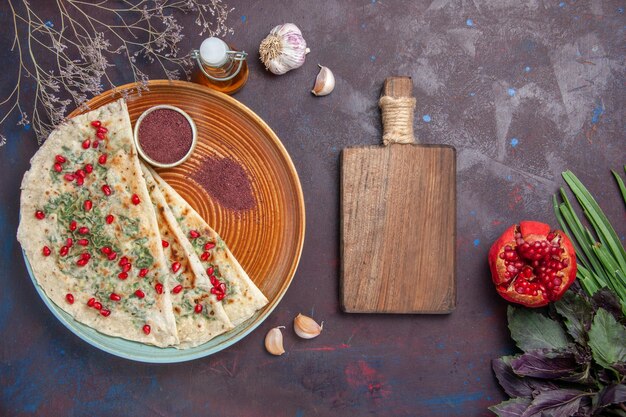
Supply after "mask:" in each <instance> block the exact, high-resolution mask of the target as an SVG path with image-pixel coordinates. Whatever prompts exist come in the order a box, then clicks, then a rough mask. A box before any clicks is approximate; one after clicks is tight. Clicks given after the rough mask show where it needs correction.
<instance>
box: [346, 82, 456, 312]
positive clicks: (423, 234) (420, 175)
mask: <svg viewBox="0 0 626 417" xmlns="http://www.w3.org/2000/svg"><path fill="white" fill-rule="evenodd" d="M382 96H383V97H382V98H381V101H380V105H381V109H382V111H383V133H384V134H383V138H384V139H385V140H388V139H389V140H391V141H392V142H393V141H398V140H399V141H404V142H409V143H391V144H389V145H386V146H369V147H355V148H347V149H344V150H343V153H342V157H341V163H342V166H341V256H342V265H341V305H342V308H343V310H344V311H345V312H348V313H450V312H452V310H453V309H454V307H455V305H456V280H455V270H456V261H455V237H456V195H455V194H456V175H455V174H456V155H455V149H454V148H453V147H451V146H447V145H422V144H415V143H414V140H413V107H414V106H415V102H414V101H413V102H411V100H414V99H413V82H412V80H411V78H409V77H391V78H387V79H386V80H385V85H384V88H383V94H382ZM385 96H387V97H391V99H389V98H385Z"/></svg>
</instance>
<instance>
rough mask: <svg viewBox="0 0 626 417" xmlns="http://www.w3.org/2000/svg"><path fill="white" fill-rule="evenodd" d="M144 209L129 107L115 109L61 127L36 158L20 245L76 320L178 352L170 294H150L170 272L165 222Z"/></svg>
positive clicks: (27, 179)
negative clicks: (172, 347) (164, 245)
mask: <svg viewBox="0 0 626 417" xmlns="http://www.w3.org/2000/svg"><path fill="white" fill-rule="evenodd" d="M144 201H149V196H148V193H147V189H146V186H145V182H144V180H143V177H142V175H141V172H140V166H139V161H138V159H137V155H136V152H135V148H134V146H133V142H132V130H131V126H130V120H129V118H128V112H127V109H126V105H125V103H124V102H123V101H118V102H114V103H111V104H109V105H107V106H104V107H102V108H99V109H97V110H94V111H92V112H89V113H86V114H84V115H81V116H78V117H75V118H73V119H71V120H69V121H68V122H67V123H65V124H64V125H62V126H60V127H59V128H57V129H56V130H55V131H54V132H53V133H52V134H51V135H50V137H49V138H48V139H47V141H46V142H45V143H44V145H43V146H42V147H41V148H40V149H39V151H38V152H37V153H36V154H35V156H34V157H33V158H32V160H31V168H30V170H29V171H27V172H26V174H25V175H24V179H23V181H22V197H21V214H22V215H21V220H20V226H19V229H18V240H19V241H20V243H21V244H22V247H23V248H24V251H25V253H26V256H27V258H28V260H29V262H30V264H31V267H32V270H33V274H34V277H35V279H36V280H37V283H38V284H39V285H40V286H41V288H42V289H43V290H44V292H45V293H46V295H47V296H48V297H49V298H50V299H51V300H52V301H53V302H54V303H55V304H57V305H58V306H59V307H61V308H62V309H63V310H65V311H66V312H68V313H69V314H70V315H72V316H73V317H74V318H75V319H76V320H78V321H80V322H83V323H85V324H87V325H89V326H91V327H93V328H95V329H97V330H98V331H100V332H102V333H105V334H109V335H113V336H118V337H124V338H126V339H130V340H136V341H140V342H144V343H150V344H154V345H157V346H170V345H175V344H177V343H178V338H177V334H176V325H175V320H174V315H173V313H172V311H171V308H167V307H168V306H169V305H170V300H169V287H167V290H168V291H166V292H164V294H158V293H157V292H156V291H154V290H150V288H151V287H153V284H154V283H156V282H159V281H163V280H165V276H166V271H165V265H164V262H163V259H164V258H163V252H162V247H161V244H160V236H159V231H158V227H157V222H156V217H155V215H154V211H153V210H152V207H151V205H150V204H146V203H144ZM140 271H145V272H142V276H139V273H140ZM137 290H141V291H143V293H144V296H143V297H141V298H140V297H137V296H136V291H137ZM146 325H148V326H149V327H150V329H151V331H150V332H145V326H146Z"/></svg>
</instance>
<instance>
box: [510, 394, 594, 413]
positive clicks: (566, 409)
mask: <svg viewBox="0 0 626 417" xmlns="http://www.w3.org/2000/svg"><path fill="white" fill-rule="evenodd" d="M589 395H590V394H589V393H588V392H585V391H579V390H574V389H557V390H552V391H542V392H541V393H539V395H537V396H536V397H535V399H534V400H533V402H532V403H531V404H530V406H529V407H528V408H527V409H526V411H524V414H522V417H543V416H550V417H570V416H572V415H574V414H575V413H576V412H578V409H579V408H580V406H581V401H582V399H583V398H585V397H587V396H589Z"/></svg>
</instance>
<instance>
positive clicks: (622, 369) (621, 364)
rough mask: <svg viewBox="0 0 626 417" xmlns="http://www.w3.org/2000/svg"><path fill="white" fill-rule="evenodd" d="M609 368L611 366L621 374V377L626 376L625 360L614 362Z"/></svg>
mask: <svg viewBox="0 0 626 417" xmlns="http://www.w3.org/2000/svg"><path fill="white" fill-rule="evenodd" d="M611 368H613V369H615V370H616V371H617V372H619V374H620V375H621V376H622V378H626V362H617V363H614V364H613V366H611Z"/></svg>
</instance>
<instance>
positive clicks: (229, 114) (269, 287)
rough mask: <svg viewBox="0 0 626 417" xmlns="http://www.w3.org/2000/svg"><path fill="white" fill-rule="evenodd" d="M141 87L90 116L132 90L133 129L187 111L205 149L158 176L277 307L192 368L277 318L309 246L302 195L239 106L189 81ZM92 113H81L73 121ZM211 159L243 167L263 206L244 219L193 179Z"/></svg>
mask: <svg viewBox="0 0 626 417" xmlns="http://www.w3.org/2000/svg"><path fill="white" fill-rule="evenodd" d="M135 87H136V85H135V84H127V85H124V86H121V87H119V88H118V89H117V90H116V91H117V92H116V91H112V90H111V91H108V92H105V93H103V94H101V95H99V96H97V97H95V98H93V99H91V100H90V101H89V102H88V103H87V105H88V107H89V108H90V109H95V108H98V107H100V106H103V105H105V104H108V103H110V102H112V101H115V100H117V99H119V98H120V94H119V91H123V90H126V91H127V92H128V91H130V94H129V95H128V96H127V98H126V101H127V105H128V111H129V113H130V119H131V122H132V123H133V127H134V123H135V121H136V120H137V118H138V117H139V116H140V115H141V114H142V113H143V112H144V111H145V110H146V109H148V108H149V107H152V106H156V105H158V104H169V105H172V106H176V107H179V108H181V109H182V110H184V111H185V112H187V113H188V114H189V115H190V116H191V117H192V118H193V120H194V122H195V123H196V126H197V129H198V143H197V146H196V149H195V151H194V152H193V154H192V155H191V157H190V158H189V159H188V160H187V161H185V162H184V163H183V164H181V165H179V166H176V167H174V168H167V169H158V170H157V171H158V173H159V174H160V175H161V176H162V177H163V179H165V180H166V181H167V182H168V183H169V184H170V185H171V186H172V187H174V188H175V189H176V191H178V192H179V193H180V194H181V195H182V196H183V197H184V198H185V199H186V200H187V201H188V202H189V203H190V204H191V205H192V206H193V208H194V209H196V211H198V213H200V214H201V215H202V217H204V219H205V220H207V222H208V223H209V224H210V225H211V226H212V227H213V228H214V229H215V230H217V232H218V233H219V234H220V236H221V237H222V238H223V239H224V241H225V242H226V244H227V245H228V247H229V248H230V249H231V251H232V252H233V254H234V255H235V257H236V258H237V259H238V260H239V262H240V263H241V265H242V266H243V268H244V269H245V270H246V272H247V273H248V275H249V276H250V278H252V280H253V281H254V282H255V284H256V285H257V286H258V287H259V288H260V289H261V291H263V294H265V296H266V297H267V298H268V300H269V304H268V305H267V306H266V307H265V308H263V309H262V310H261V311H259V312H258V313H257V314H256V315H255V316H254V317H252V318H251V319H250V320H248V321H247V322H245V323H243V324H242V325H240V326H238V327H237V328H236V329H234V330H232V331H231V332H229V333H227V334H226V335H223V336H220V337H218V338H216V339H213V340H211V341H209V342H207V343H206V344H205V345H202V346H201V347H200V348H202V349H200V350H198V349H197V348H196V351H195V352H194V353H192V352H189V353H191V354H192V355H191V356H187V357H185V358H184V359H182V360H188V359H192V358H194V357H199V356H204V355H206V354H211V353H214V352H216V351H219V350H221V349H223V348H225V347H227V346H229V345H231V344H233V343H235V342H236V341H238V340H240V339H241V338H243V337H244V336H245V335H246V334H248V333H249V332H250V331H252V330H253V329H254V328H255V327H256V326H258V325H259V324H260V323H261V322H262V321H263V320H264V319H265V318H266V317H267V316H268V315H269V313H270V312H271V311H272V310H273V309H274V308H275V307H276V305H277V304H278V302H279V301H280V299H281V298H282V296H283V295H284V294H285V292H286V291H287V288H288V287H289V284H290V283H291V279H292V278H293V275H294V274H295V271H296V267H297V266H298V262H299V260H300V254H301V252H302V245H303V242H304V227H305V214H304V199H303V197H302V188H301V186H300V181H299V179H298V174H297V172H296V170H295V168H294V166H293V163H292V162H291V158H290V157H289V154H288V153H287V151H286V150H285V148H284V147H283V145H282V143H281V142H280V140H279V139H278V137H277V136H276V134H275V133H274V132H273V131H272V129H270V128H269V126H267V124H265V122H264V121H263V120H261V118H259V116H257V115H256V114H255V113H254V112H252V111H251V110H250V109H248V108H247V107H246V106H244V105H243V104H241V103H239V102H238V101H237V100H235V99H233V98H231V97H229V96H227V95H225V94H222V93H218V92H215V91H213V90H210V89H208V88H206V87H204V86H201V85H198V84H193V83H188V82H184V81H166V80H163V81H161V80H158V81H150V82H149V83H148V91H142V92H141V94H137V93H134V91H136V90H134V88H135ZM84 111H86V110H75V111H74V112H72V113H71V114H70V117H73V116H76V115H78V114H80V113H82V112H84ZM203 158H212V159H220V158H230V159H232V160H233V161H236V162H237V163H238V164H239V165H240V166H241V167H242V168H243V169H244V170H245V172H246V173H247V176H248V178H249V180H250V184H251V187H252V191H253V194H254V199H255V201H256V204H255V206H254V207H253V208H251V209H248V210H239V211H236V210H232V209H229V208H228V207H223V206H221V205H220V204H219V203H218V201H217V200H216V199H215V198H214V197H212V196H211V195H210V194H209V193H208V192H207V191H206V190H204V189H203V188H202V186H201V185H200V184H198V183H196V182H195V181H194V180H193V179H191V176H192V175H193V174H194V173H195V172H196V171H197V170H198V169H199V168H200V164H201V161H202V160H203ZM178 352H179V353H182V352H185V351H178ZM203 353H204V354H203ZM139 360H141V359H139ZM179 360H181V359H180V358H179V359H178V360H177V359H173V360H171V361H172V362H173V361H179ZM162 361H164V362H167V361H168V360H162Z"/></svg>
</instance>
